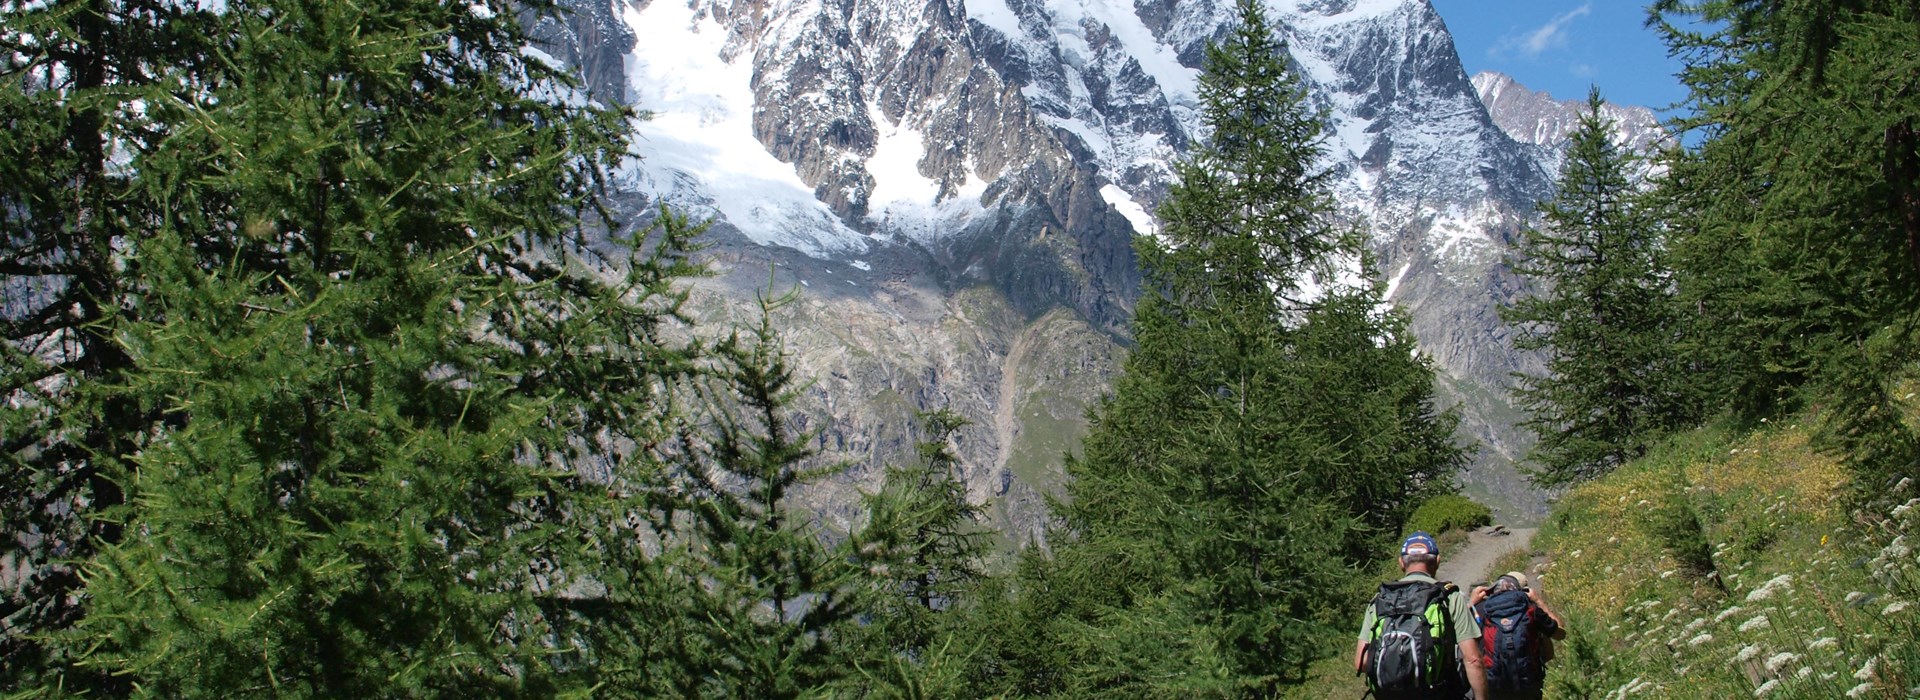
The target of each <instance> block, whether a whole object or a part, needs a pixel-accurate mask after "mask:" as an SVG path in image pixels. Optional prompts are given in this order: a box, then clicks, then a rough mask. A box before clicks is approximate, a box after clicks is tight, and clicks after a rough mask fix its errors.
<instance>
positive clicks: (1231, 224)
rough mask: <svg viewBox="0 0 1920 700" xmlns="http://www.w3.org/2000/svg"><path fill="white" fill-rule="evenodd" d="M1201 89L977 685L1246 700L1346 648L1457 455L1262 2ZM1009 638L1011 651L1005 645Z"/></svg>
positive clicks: (1446, 481)
mask: <svg viewBox="0 0 1920 700" xmlns="http://www.w3.org/2000/svg"><path fill="white" fill-rule="evenodd" d="M1236 8H1237V13H1238V19H1239V23H1238V25H1237V26H1236V28H1235V29H1234V32H1233V33H1232V34H1231V35H1229V36H1228V37H1227V39H1226V40H1225V41H1224V42H1223V43H1222V44H1220V45H1217V46H1215V47H1213V48H1211V49H1210V50H1209V52H1208V55H1207V64H1206V68H1205V70H1204V71H1203V72H1202V75H1201V81H1200V84H1201V95H1202V98H1203V101H1204V109H1203V116H1204V118H1205V120H1206V123H1207V125H1208V126H1209V127H1210V129H1211V140H1210V141H1209V142H1207V143H1206V144H1204V145H1202V146H1201V147H1199V148H1197V149H1196V150H1195V151H1194V152H1193V153H1192V154H1191V155H1190V156H1189V158H1187V159H1186V160H1183V161H1182V162H1181V163H1180V164H1178V166H1177V168H1178V173H1179V176H1180V182H1179V183H1178V184H1177V185H1175V186H1174V187H1173V189H1172V190H1171V192H1170V193H1169V195H1168V198H1167V200H1166V202H1165V204H1164V205H1163V206H1162V209H1161V218H1162V220H1163V222H1164V224H1165V227H1164V230H1165V232H1166V235H1165V239H1164V242H1162V240H1161V239H1155V238H1143V239H1140V240H1139V243H1138V245H1137V249H1138V250H1139V251H1140V256H1141V259H1142V265H1143V267H1144V270H1145V274H1146V279H1147V291H1146V294H1145V295H1144V297H1143V298H1142V300H1141V301H1140V304H1139V307H1138V310H1137V313H1136V315H1135V317H1134V322H1133V326H1132V329H1133V333H1134V338H1135V340H1136V345H1135V347H1134V348H1133V350H1132V352H1131V353H1129V355H1128V357H1127V361H1126V364H1125V367H1124V370H1125V373H1124V374H1123V375H1122V376H1121V377H1120V378H1119V380H1118V381H1117V384H1116V387H1115V389H1114V393H1113V395H1112V396H1111V397H1109V398H1108V399H1107V400H1105V401H1104V402H1102V403H1101V404H1100V406H1098V407H1097V408H1096V409H1095V410H1094V411H1093V416H1092V417H1093V422H1092V428H1091V432H1090V433H1089V435H1088V436H1087V438H1086V441H1085V442H1084V444H1083V447H1082V450H1081V452H1080V454H1079V455H1077V456H1071V457H1070V458H1069V459H1068V461H1067V472H1068V476H1069V477H1070V478H1071V481H1070V482H1069V483H1068V484H1067V492H1068V494H1067V495H1068V498H1067V499H1066V500H1065V501H1064V502H1062V503H1059V504H1058V505H1057V508H1056V512H1057V514H1058V515H1059V517H1060V520H1061V524H1062V527H1061V528H1059V529H1058V530H1056V531H1055V532H1053V533H1051V534H1050V538H1049V539H1050V542H1051V543H1052V545H1053V547H1052V552H1051V553H1041V552H1037V551H1030V552H1029V553H1028V554H1027V556H1026V557H1025V559H1024V560H1023V562H1022V563H1021V566H1020V567H1019V571H1018V572H1017V574H1016V577H1015V580H1014V583H1013V585H1014V586H1015V587H1016V588H1015V589H1014V591H1013V592H1014V594H1015V596H1016V597H1017V598H1018V599H1017V600H1013V601H1010V602H1009V606H1010V607H1011V608H1012V610H1011V611H1010V614H1009V618H1010V619H1012V620H1014V622H1013V623H1011V624H1013V625H1014V626H1016V627H1018V628H1019V629H1020V630H1021V631H1020V632H1019V634H1020V638H1019V639H1018V640H1001V641H999V643H998V645H997V646H996V647H994V648H992V649H991V650H990V652H989V653H990V654H991V658H993V659H994V661H993V662H992V665H993V666H994V667H996V668H998V669H1001V672H1000V673H999V675H998V676H997V677H995V678H993V683H994V684H993V685H988V686H987V687H986V688H984V689H983V691H982V692H981V693H979V694H981V695H992V694H1001V693H1004V694H1013V695H1051V696H1059V697H1116V696H1125V697H1188V696H1194V695H1198V696H1204V697H1243V696H1262V695H1271V694H1274V693H1277V692H1280V691H1281V689H1282V688H1284V687H1287V686H1289V685H1293V684H1297V683H1299V682H1300V681H1301V680H1302V679H1303V678H1304V676H1305V673H1306V669H1307V666H1308V664H1309V663H1310V662H1311V661H1313V660H1314V659H1316V658H1319V657H1321V656H1323V655H1325V654H1327V653H1329V650H1328V649H1327V645H1326V644H1325V641H1326V639H1327V638H1329V637H1334V638H1342V637H1345V636H1346V634H1345V633H1344V632H1343V630H1345V629H1346V628H1347V627H1348V626H1349V625H1351V624H1352V623H1351V622H1349V621H1348V620H1346V618H1347V617H1349V616H1350V615H1351V614H1352V613H1353V612H1354V611H1356V610H1358V608H1359V604H1360V602H1361V601H1362V600H1363V599H1364V597H1363V593H1362V591H1361V589H1362V588H1365V589H1368V590H1370V589H1371V586H1372V583H1373V582H1372V581H1370V580H1366V579H1367V578H1368V577H1367V576H1364V575H1361V574H1360V572H1362V571H1369V570H1371V565H1372V564H1373V563H1374V562H1378V561H1379V560H1380V553H1381V552H1385V551H1388V550H1389V546H1390V545H1389V540H1391V539H1392V538H1393V537H1394V536H1395V534H1396V533H1397V532H1398V531H1399V528H1400V525H1401V524H1402V523H1401V521H1402V520H1403V519H1404V518H1405V516H1406V515H1407V514H1408V512H1409V511H1410V510H1411V509H1412V507H1413V504H1415V503H1417V502H1419V501H1420V500H1421V499H1423V498H1425V497H1427V496H1429V495H1432V494H1434V493H1439V492H1444V491H1447V490H1450V488H1451V474H1452V471H1453V470H1454V469H1455V468H1457V467H1458V465H1459V464H1460V463H1461V460H1462V454H1461V451H1460V450H1459V449H1458V448H1457V447H1455V446H1454V445H1453V443H1452V437H1451V431H1452V428H1453V421H1452V416H1451V415H1441V414H1436V412H1435V411H1434V409H1433V407H1432V403H1433V402H1432V391H1433V372H1432V369H1431V368H1430V367H1429V366H1428V365H1427V364H1426V363H1425V362H1424V361H1422V360H1421V359H1419V358H1418V357H1417V356H1416V355H1415V354H1414V353H1413V346H1412V339H1411V338H1410V337H1409V336H1408V334H1407V333H1406V332H1405V327H1404V322H1403V321H1402V320H1401V319H1400V318H1399V317H1397V316H1394V315H1392V314H1384V313H1381V312H1380V311H1379V309H1380V307H1381V299H1380V296H1379V292H1378V290H1376V289H1374V288H1371V287H1366V288H1358V289H1355V288H1347V287H1343V286H1340V285H1327V286H1328V287H1329V288H1330V289H1329V291H1327V292H1326V293H1325V294H1323V295H1320V296H1318V297H1317V298H1306V295H1303V294H1302V293H1301V290H1302V289H1303V287H1304V286H1305V285H1304V282H1305V281H1306V280H1307V279H1308V277H1309V276H1318V278H1319V279H1322V280H1326V279H1331V275H1330V274H1329V273H1330V272H1331V270H1332V269H1333V267H1334V266H1335V265H1336V264H1337V261H1338V260H1339V259H1340V256H1347V257H1348V258H1349V259H1351V258H1359V257H1360V256H1361V254H1360V252H1359V249H1358V240H1357V238H1356V236H1355V235H1354V233H1353V232H1352V231H1349V230H1345V229H1341V228H1339V227H1337V226H1335V225H1334V224H1333V223H1332V222H1333V221H1334V217H1333V210H1332V204H1331V200H1330V199H1329V195H1328V193H1327V191H1326V189H1325V185H1324V182H1323V180H1324V178H1325V175H1324V174H1323V173H1320V172H1317V171H1315V170H1314V168H1315V164H1316V163H1317V162H1318V158H1319V155H1320V152H1319V141H1320V128H1321V126H1320V123H1319V121H1318V119H1317V117H1316V116H1315V115H1313V114H1312V113H1310V112H1309V111H1308V110H1307V108H1306V104H1305V94H1304V92H1303V90H1302V89H1301V87H1300V83H1299V82H1298V80H1297V79H1295V78H1294V77H1293V76H1292V75H1290V74H1289V73H1288V70H1287V66H1286V63H1285V59H1284V56H1285V51H1284V48H1283V47H1282V46H1281V45H1280V44H1279V42H1278V40H1277V39H1276V37H1275V36H1274V33H1273V30H1272V27H1271V26H1269V25H1268V24H1267V20H1266V18H1265V16H1264V15H1263V14H1262V11H1261V9H1260V7H1259V5H1258V3H1255V2H1252V1H1251V0H1242V2H1239V3H1237V4H1236ZM1015 641H1017V642H1018V643H1017V644H1016V643H1014V642H1015Z"/></svg>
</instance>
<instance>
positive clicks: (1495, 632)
mask: <svg viewBox="0 0 1920 700" xmlns="http://www.w3.org/2000/svg"><path fill="white" fill-rule="evenodd" d="M1473 608H1474V611H1475V612H1478V613H1480V654H1481V656H1484V657H1486V665H1487V666H1486V668H1487V687H1489V688H1497V689H1501V690H1539V689H1540V688H1541V687H1543V686H1545V685H1546V673H1545V672H1544V671H1545V668H1544V664H1541V663H1540V635H1539V630H1538V629H1536V628H1535V624H1534V615H1536V614H1538V613H1537V612H1535V609H1534V607H1533V601H1531V600H1528V599H1527V594H1526V592H1524V591H1505V592H1502V593H1495V594H1493V595H1491V596H1488V597H1487V599H1486V600H1482V601H1480V604H1479V605H1475V606H1473Z"/></svg>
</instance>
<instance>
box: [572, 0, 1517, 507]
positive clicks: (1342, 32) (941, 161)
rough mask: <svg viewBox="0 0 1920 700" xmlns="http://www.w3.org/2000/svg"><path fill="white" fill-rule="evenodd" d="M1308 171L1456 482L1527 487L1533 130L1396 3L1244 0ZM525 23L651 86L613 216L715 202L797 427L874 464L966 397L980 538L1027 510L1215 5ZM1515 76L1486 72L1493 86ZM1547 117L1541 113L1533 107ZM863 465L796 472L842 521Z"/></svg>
mask: <svg viewBox="0 0 1920 700" xmlns="http://www.w3.org/2000/svg"><path fill="white" fill-rule="evenodd" d="M1267 2H1268V9H1269V13H1270V15H1271V16H1272V17H1273V18H1274V19H1275V20H1276V23H1277V24H1278V25H1280V26H1281V27H1282V30H1283V32H1284V34H1285V36H1284V38H1285V39H1286V40H1287V42H1288V48H1289V51H1290V53H1291V56H1292V59H1293V63H1294V65H1295V66H1296V68H1297V69H1298V71H1299V74H1300V75H1301V76H1302V78H1303V79H1304V80H1305V82H1306V83H1307V85H1308V88H1309V91H1310V95H1311V99H1312V100H1313V101H1314V102H1315V103H1316V105H1317V106H1319V107H1322V108H1324V109H1325V110H1326V114H1327V117H1328V127H1329V128H1328V133H1327V138H1326V142H1325V144H1324V145H1325V159H1324V163H1323V165H1324V166H1325V167H1327V168H1329V169H1330V170H1331V171H1332V172H1333V173H1334V176H1335V182H1336V185H1335V189H1336V194H1337V196H1338V198H1339V200H1340V202H1341V204H1342V207H1343V209H1344V210H1345V212H1346V213H1347V215H1349V216H1351V217H1353V218H1354V219H1355V220H1356V221H1361V222H1364V225H1365V226H1366V227H1367V229H1368V230H1369V231H1370V232H1371V235H1372V244H1373V247H1374V249H1375V251H1376V252H1377V253H1378V256H1377V258H1378V260H1379V261H1380V263H1381V267H1382V270H1381V273H1382V275H1383V276H1384V277H1385V280H1384V281H1385V282H1386V284H1387V287H1388V290H1389V291H1388V296H1389V298H1390V299H1391V300H1392V301H1393V302H1394V303H1395V304H1397V305H1398V306H1400V307H1401V308H1403V309H1405V310H1406V311H1407V312H1408V313H1409V314H1410V316H1411V318H1412V324H1411V327H1412V330H1413V332H1414V333H1415V334H1416V335H1417V336H1418V337H1419V338H1420V340H1421V347H1422V348H1423V351H1424V352H1426V353H1428V354H1429V355H1430V356H1432V357H1433V358H1434V360H1435V361H1436V363H1437V364H1438V366H1439V367H1440V368H1441V370H1442V373H1443V375H1444V376H1443V385H1444V387H1443V388H1444V390H1445V391H1446V393H1447V394H1448V395H1449V396H1450V397H1452V398H1453V399H1454V400H1455V401H1457V402H1459V403H1460V405H1461V407H1462V410H1463V412H1464V414H1465V418H1466V420H1465V425H1464V427H1463V430H1465V431H1466V432H1468V433H1470V434H1471V436H1472V437H1475V438H1478V439H1480V440H1481V441H1483V442H1484V443H1486V449H1484V450H1483V452H1482V455H1481V458H1480V459H1479V460H1478V461H1477V462H1476V463H1475V467H1474V468H1473V470H1472V473H1471V474H1469V475H1468V477H1467V479H1466V481H1467V483H1468V487H1469V490H1470V491H1477V492H1479V493H1480V494H1481V495H1483V496H1491V497H1492V499H1493V500H1495V501H1497V502H1500V503H1503V504H1505V505H1507V506H1508V507H1509V508H1511V509H1512V513H1513V514H1522V513H1531V512H1537V511H1538V509H1539V507H1540V504H1541V499H1540V496H1539V495H1538V494H1536V493H1533V492H1532V491H1530V490H1529V489H1527V488H1526V487H1525V486H1524V484H1521V483H1520V481H1519V480H1518V479H1517V476H1516V472H1515V471H1514V470H1513V467H1512V464H1511V460H1512V458H1514V457H1516V456H1517V455H1518V453H1519V452H1520V451H1522V450H1523V449H1524V445H1522V444H1520V440H1519V439H1518V438H1516V437H1515V431H1514V430H1513V428H1512V425H1513V423H1514V414H1513V412H1512V409H1511V408H1510V407H1508V406H1507V405H1506V402H1505V398H1504V397H1505V394H1506V391H1505V386H1506V385H1507V383H1508V381H1509V380H1508V377H1509V374H1510V373H1511V372H1512V371H1514V370H1516V369H1521V368H1530V367H1534V366H1536V364H1535V363H1534V362H1533V360H1531V359H1530V358H1526V357H1523V356H1521V355H1519V354H1516V353H1515V352H1514V351H1513V349H1512V347H1511V344H1510V342H1509V340H1508V331H1507V330H1506V329H1505V327H1504V326H1503V325H1502V324H1501V323H1500V322H1499V320H1498V316H1497V312H1496V310H1495V309H1496V308H1497V305H1498V304H1500V303H1501V302H1502V301H1504V300H1506V299H1508V298H1509V297H1510V296H1511V295H1512V294H1514V293H1515V292H1516V290H1517V289H1518V287H1519V282H1518V281H1517V280H1516V279H1515V278H1513V277H1512V276H1511V275H1510V274H1509V273H1508V271H1507V270H1506V268H1505V266H1504V265H1503V264H1502V262H1501V258H1502V255H1503V254H1504V252H1505V250H1506V249H1507V245H1508V242H1509V240H1510V239H1511V237H1512V236H1513V235H1514V234H1515V232H1516V231H1517V230H1518V228H1519V227H1520V226H1521V225H1522V224H1523V223H1524V222H1525V221H1526V220H1527V219H1528V217H1529V216H1531V211H1532V207H1533V204H1534V202H1536V201H1538V200H1541V199H1544V198H1546V197H1548V196H1549V195H1550V194H1551V191H1552V188H1551V181H1550V176H1549V173H1550V172H1551V170H1552V168H1553V165H1554V162H1553V161H1552V160H1551V158H1550V157H1549V153H1548V151H1549V150H1550V149H1542V148H1541V147H1539V146H1536V145H1534V144H1532V143H1524V142H1521V141H1516V139H1515V138H1514V137H1513V136H1511V135H1510V133H1512V132H1511V131H1506V130H1502V128H1501V127H1500V126H1497V125H1496V123H1495V120H1494V118H1493V117H1492V116H1490V115H1489V113H1488V110H1487V107H1486V105H1485V104H1483V102H1482V99H1481V95H1482V94H1483V93H1482V92H1480V91H1477V90H1476V86H1475V84H1474V83H1472V82H1470V81H1469V80H1468V78H1467V76H1466V74H1465V72H1464V71H1463V70H1462V68H1461V65H1460V61H1459V57H1458V55H1457V53H1456V51H1455V49H1454V46H1453V42H1452V38H1451V36H1450V35H1449V34H1448V32H1447V29H1446V26H1445V24H1444V22H1443V21H1442V20H1441V18H1440V17H1439V16H1438V15H1437V14H1436V13H1435V12H1434V10H1433V8H1432V7H1431V5H1430V4H1429V3H1428V2H1427V1H1426V0H1267ZM570 4H571V5H573V6H574V8H575V10H576V11H575V13H574V14H573V15H572V16H570V17H567V18H564V19H558V20H553V19H550V20H545V21H543V22H542V23H541V24H539V25H538V26H536V28H535V31H536V36H539V37H542V38H543V39H544V40H545V42H546V44H547V45H546V46H543V47H542V50H544V51H546V52H548V53H550V54H551V55H553V56H555V57H557V58H559V59H560V60H563V61H565V62H567V63H569V64H570V65H574V66H578V67H579V68H580V69H581V70H582V72H583V73H584V74H585V76H586V79H587V82H588V85H589V86H590V88H591V90H592V91H593V93H594V95H595V96H596V97H597V98H598V99H617V100H623V101H625V102H627V103H628V104H632V105H634V106H635V107H637V108H639V109H642V110H646V111H649V112H651V114H652V118H651V119H650V120H647V121H641V122H636V124H635V134H636V150H637V155H639V156H640V160H639V161H638V162H637V164H636V165H635V166H633V167H632V168H630V169H628V170H627V171H626V172H623V173H622V174H621V180H620V183H619V184H620V186H621V187H622V188H624V190H625V191H627V192H629V193H630V203H631V204H633V205H634V207H633V210H634V211H636V212H643V211H645V205H650V204H652V203H655V202H662V201H664V202H667V203H669V204H672V205H675V206H678V207H680V208H682V209H685V210H690V211H694V212H696V213H700V214H703V215H707V216H711V217H713V218H714V220H715V226H714V229H713V234H712V236H713V239H714V240H715V241H717V242H718V243H719V244H720V246H719V248H718V250H717V252H716V255H717V258H718V260H719V267H720V269H721V272H722V273H723V274H722V275H721V276H720V277H718V278H717V279H716V280H713V281H711V282H709V283H707V284H705V285H704V286H703V287H702V290H703V297H702V299H703V300H704V301H703V303H705V304H706V305H707V306H706V308H707V309H708V310H709V311H710V312H711V313H713V314H715V315H726V314H730V313H734V312H735V311H736V310H737V309H739V308H740V306H741V305H740V304H739V300H741V299H750V298H751V297H750V295H751V294H752V293H753V291H754V290H764V289H766V288H767V285H768V284H769V269H771V270H772V277H773V279H772V284H774V285H776V286H780V285H796V286H800V287H801V288H803V289H804V290H805V294H804V295H803V300H802V302H801V303H800V304H799V305H797V306H796V307H794V308H791V309H789V310H788V311H787V312H786V313H787V316H786V317H785V318H783V321H784V322H786V323H787V324H788V328H789V329H790V333H789V340H790V342H791V343H792V346H793V350H794V352H795V353H796V354H797V355H798V356H799V357H800V358H801V361H802V363H803V364H804V365H805V366H806V367H807V369H808V370H809V371H810V372H811V374H812V376H814V377H816V378H817V379H818V382H819V383H818V384H817V385H816V388H815V390H814V392H813V395H812V404H811V405H810V406H809V410H810V412H811V413H812V414H813V415H814V416H815V417H816V418H817V419H819V420H821V421H822V423H820V424H819V425H822V426H823V427H824V432H823V433H822V437H821V446H822V447H823V448H825V449H827V450H828V451H829V452H833V453H836V454H841V455H844V456H848V457H851V458H853V459H855V460H856V461H859V462H861V463H863V464H867V465H875V464H879V463H883V462H885V461H886V460H893V459H902V458H906V456H907V455H908V454H909V453H910V446H911V443H912V440H913V439H914V430H913V428H912V422H913V421H912V412H913V411H914V410H920V409H927V408H934V407H942V406H944V407H948V408H952V409H954V410H956V411H959V412H960V413H961V414H962V415H965V416H967V417H968V418H970V419H971V420H973V421H974V424H973V426H971V427H970V428H968V429H967V430H964V431H962V433H961V435H960V439H959V441H958V445H959V448H960V452H961V454H962V457H963V458H964V460H965V462H966V477H967V479H968V481H969V483H970V485H971V487H972V491H973V494H974V496H975V497H976V498H978V499H980V500H982V501H990V502H992V503H994V505H995V508H996V512H997V513H998V514H999V516H1000V518H1001V519H1002V525H1003V526H1004V527H1005V528H1006V529H1007V531H1008V532H1009V533H1010V537H1012V538H1015V539H1016V540H1018V539H1024V538H1026V537H1028V536H1031V535H1034V534H1036V533H1037V532H1038V530H1039V525H1040V523H1042V522H1043V519H1044V505H1043V503H1042V499H1041V498H1040V494H1041V493H1043V492H1045V491H1047V490H1048V489H1051V488H1054V487H1056V486H1057V485H1058V484H1059V480H1060V478H1061V475H1060V473H1059V471H1058V463H1059V459H1058V457H1059V455H1060V452H1061V451H1062V450H1065V449H1070V448H1071V447H1072V446H1073V445H1074V444H1075V443H1076V442H1077V439H1078V437H1079V435H1081V434H1082V433H1083V432H1084V429H1085V422H1084V417H1083V411H1084V408H1085V407H1086V406H1087V405H1089V404H1090V403H1091V402H1092V401H1094V400H1096V399H1097V397H1098V396H1099V395H1100V393H1101V392H1103V391H1104V390H1105V389H1106V387H1107V386H1108V380H1109V379H1110V376H1111V373H1112V372H1113V371H1114V370H1115V368H1116V367H1117V359H1116V358H1117V357H1119V356H1120V355H1122V354H1123V351H1122V350H1121V349H1120V348H1121V346H1122V345H1123V343H1124V338H1125V322H1126V320H1127V317H1128V314H1129V312H1130V310H1131V308H1132V301H1133V298H1134V295H1135V294H1136V293H1137V291H1136V288H1137V286H1138V282H1139V273H1138V272H1137V270H1136V269H1135V262H1134V259H1133V255H1132V248H1131V241H1132V239H1133V238H1134V237H1135V236H1137V235H1141V234H1145V233H1149V232H1151V231H1152V230H1153V228H1154V223H1153V220H1152V217H1151V212H1152V211H1153V209H1154V207H1155V206H1156V205H1157V203H1158V202H1159V200H1160V199H1161V197H1162V196H1163V195H1164V194H1165V192H1166V189H1167V186H1168V184H1169V181H1170V178H1171V168H1170V167H1169V164H1170V163H1171V162H1172V160H1173V159H1175V158H1176V157H1178V156H1179V154H1181V153H1183V152H1184V151H1186V150H1187V149H1188V148H1189V147H1190V145H1191V144H1192V143H1193V142H1194V139H1195V138H1196V137H1197V136H1196V134H1197V130H1198V127H1199V124H1198V99H1197V97H1196V95H1195V91H1196V87H1195V83H1196V80H1197V76H1198V72H1199V71H1198V69H1199V66H1200V62H1201V58H1202V55H1203V52H1204V47H1205V45H1206V43H1207V42H1208V41H1209V40H1211V39H1214V38H1216V37H1219V36H1222V34H1223V32H1224V31H1225V30H1226V28H1227V26H1226V23H1227V21H1228V20H1229V19H1230V18H1231V15H1232V6H1231V3H1230V2H1226V1H1225V0H572V2H571V3H570ZM1517 90H1523V88H1519V87H1518V86H1517V85H1512V84H1511V82H1510V81H1508V83H1507V87H1506V88H1505V89H1504V90H1503V91H1501V92H1500V94H1504V95H1516V94H1518V92H1517ZM1533 135H1534V136H1535V137H1537V138H1540V139H1541V140H1542V141H1543V142H1551V134H1550V133H1549V132H1548V131H1547V130H1540V131H1537V132H1533ZM876 475H877V470H875V469H872V468H869V469H866V470H863V471H862V472H860V473H857V474H852V475H849V476H848V477H846V478H845V479H844V480H843V481H844V483H841V484H840V485H839V486H838V487H837V488H829V489H825V490H823V491H822V493H821V494H819V496H818V502H817V503H816V505H817V506H818V507H820V508H821V509H822V511H823V512H827V513H829V514H837V515H841V516H844V515H845V514H846V513H847V510H846V505H847V504H849V503H851V502H852V501H851V498H850V497H849V494H850V492H849V490H850V489H851V488H854V487H858V486H860V485H863V484H867V483H870V482H871V480H872V479H874V478H875V477H876Z"/></svg>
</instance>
